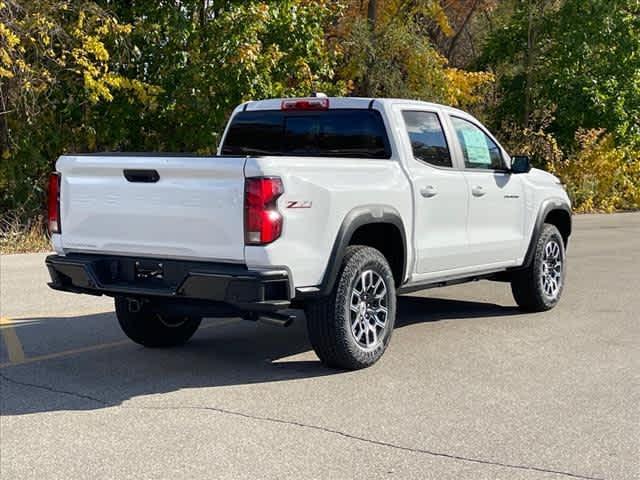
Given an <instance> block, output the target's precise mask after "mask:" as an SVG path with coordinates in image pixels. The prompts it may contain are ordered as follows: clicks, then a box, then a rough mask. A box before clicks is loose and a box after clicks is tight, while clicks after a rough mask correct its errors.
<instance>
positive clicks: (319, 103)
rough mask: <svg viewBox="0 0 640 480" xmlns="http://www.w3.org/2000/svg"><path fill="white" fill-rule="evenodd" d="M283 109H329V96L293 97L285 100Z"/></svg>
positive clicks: (281, 107)
mask: <svg viewBox="0 0 640 480" xmlns="http://www.w3.org/2000/svg"><path fill="white" fill-rule="evenodd" d="M280 109H281V110H328V109H329V99H328V98H323V97H319V98H291V99H289V100H283V101H282V104H281V105H280Z"/></svg>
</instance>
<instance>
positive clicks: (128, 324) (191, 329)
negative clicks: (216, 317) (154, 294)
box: [115, 297, 202, 348]
mask: <svg viewBox="0 0 640 480" xmlns="http://www.w3.org/2000/svg"><path fill="white" fill-rule="evenodd" d="M115 304H116V316H117V317H118V323H120V327H121V328H122V331H123V332H124V333H125V335H127V337H129V338H130V339H131V340H133V341H134V342H136V343H139V344H140V345H144V346H145V347H151V348H161V347H173V346H176V345H182V344H183V343H185V342H187V341H188V340H189V339H190V338H191V337H192V336H193V334H194V333H196V330H198V327H199V326H200V322H201V321H202V319H201V318H198V317H188V316H170V315H163V314H160V313H156V312H155V311H154V310H153V309H152V308H151V307H152V306H151V304H150V303H149V302H146V301H135V302H131V301H129V299H128V298H125V297H116V299H115Z"/></svg>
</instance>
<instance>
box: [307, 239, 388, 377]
mask: <svg viewBox="0 0 640 480" xmlns="http://www.w3.org/2000/svg"><path fill="white" fill-rule="evenodd" d="M305 313H306V316H307V329H308V332H309V340H310V341H311V345H312V346H313V349H314V350H315V352H316V354H317V355H318V357H319V358H320V360H321V361H322V362H323V363H325V364H326V365H328V366H331V367H337V368H346V369H350V370H355V369H359V368H365V367H368V366H370V365H373V364H374V363H375V362H377V361H378V359H379V358H380V357H381V356H382V354H383V353H384V351H385V350H386V348H387V345H388V344H389V341H390V340H391V333H392V332H393V327H394V324H395V318H396V290H395V284H394V279H393V274H392V272H391V268H390V267H389V263H388V262H387V259H386V258H385V257H384V256H383V255H382V254H381V253H380V252H379V251H378V250H376V249H374V248H371V247H365V246H359V245H357V246H350V247H348V248H347V251H346V253H345V256H344V259H343V261H342V266H341V268H340V273H339V276H338V279H337V280H336V285H335V286H334V289H333V292H332V293H331V294H330V295H329V296H328V297H326V298H323V299H321V300H318V301H316V302H313V303H311V304H309V305H307V307H306V309H305Z"/></svg>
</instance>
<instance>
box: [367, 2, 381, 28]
mask: <svg viewBox="0 0 640 480" xmlns="http://www.w3.org/2000/svg"><path fill="white" fill-rule="evenodd" d="M377 14H378V1H377V0H369V6H368V7H367V18H368V19H369V23H370V24H371V26H372V27H373V28H375V26H376V18H377Z"/></svg>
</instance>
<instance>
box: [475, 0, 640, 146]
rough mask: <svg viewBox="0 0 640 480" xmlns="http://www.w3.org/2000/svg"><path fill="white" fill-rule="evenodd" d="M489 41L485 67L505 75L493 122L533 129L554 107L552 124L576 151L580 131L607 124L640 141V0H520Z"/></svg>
mask: <svg viewBox="0 0 640 480" xmlns="http://www.w3.org/2000/svg"><path fill="white" fill-rule="evenodd" d="M506 3H507V4H510V5H508V6H507V5H503V7H502V8H503V9H506V10H508V11H509V12H510V15H507V17H506V20H505V21H504V24H503V25H501V26H500V28H496V29H495V30H494V31H493V32H492V33H491V34H490V35H489V36H488V38H487V41H486V43H485V47H484V51H483V54H482V56H481V57H480V58H479V65H485V66H487V65H491V66H492V67H493V68H494V69H495V70H496V72H497V74H498V79H499V86H500V96H501V101H500V102H499V103H498V104H497V105H495V109H494V115H493V118H494V122H495V123H496V124H500V123H501V122H502V121H505V120H508V121H515V122H517V123H519V124H520V125H522V126H524V127H528V126H529V123H530V122H531V117H532V115H533V114H534V113H535V112H536V111H539V110H554V111H555V121H554V122H552V123H551V124H550V125H549V126H548V129H547V132H548V133H552V134H554V135H555V136H556V137H557V138H558V141H559V142H560V144H561V145H563V146H564V147H566V148H570V149H571V148H574V147H576V146H577V144H576V143H575V141H574V135H575V132H576V131H577V130H578V129H579V128H605V129H607V130H608V131H609V132H612V133H614V134H615V136H616V141H617V142H618V143H619V144H629V145H638V144H639V142H640V55H639V54H638V52H640V2H638V0H613V1H612V0H588V1H584V0H564V1H551V0H527V1H524V0H517V1H511V2H506Z"/></svg>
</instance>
